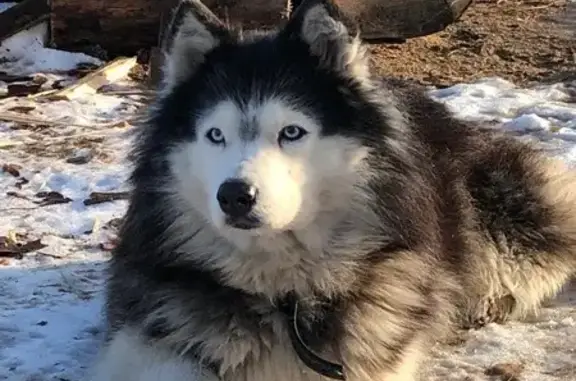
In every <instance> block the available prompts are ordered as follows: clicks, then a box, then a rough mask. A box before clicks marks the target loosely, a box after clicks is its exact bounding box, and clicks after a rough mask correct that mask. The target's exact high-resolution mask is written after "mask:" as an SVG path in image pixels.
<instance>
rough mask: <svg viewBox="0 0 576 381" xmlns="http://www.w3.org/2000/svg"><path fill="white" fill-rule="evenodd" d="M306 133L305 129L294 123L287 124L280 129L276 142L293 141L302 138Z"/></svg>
mask: <svg viewBox="0 0 576 381" xmlns="http://www.w3.org/2000/svg"><path fill="white" fill-rule="evenodd" d="M307 133H308V131H306V130H305V129H303V128H302V127H300V126H296V125H295V124H291V125H289V126H286V127H284V128H283V129H282V130H281V131H280V135H279V136H278V143H282V142H293V141H296V140H299V139H302V138H303V137H304V136H305V135H306V134H307Z"/></svg>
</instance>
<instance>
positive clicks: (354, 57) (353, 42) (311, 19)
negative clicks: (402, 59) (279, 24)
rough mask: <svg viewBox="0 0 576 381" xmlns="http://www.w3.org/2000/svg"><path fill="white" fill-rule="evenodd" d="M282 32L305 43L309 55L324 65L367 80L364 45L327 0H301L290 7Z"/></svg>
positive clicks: (333, 5)
mask: <svg viewBox="0 0 576 381" xmlns="http://www.w3.org/2000/svg"><path fill="white" fill-rule="evenodd" d="M283 33H286V34H287V35H288V36H289V37H291V38H297V39H300V40H301V41H302V42H304V43H305V44H307V45H308V48H309V52H310V54H311V55H313V56H315V57H317V58H318V62H319V65H320V66H321V67H323V68H326V69H331V70H335V71H337V72H340V73H342V74H347V75H348V76H352V77H354V78H355V79H358V80H360V81H366V80H369V77H370V72H369V65H368V58H367V56H366V49H365V48H364V47H363V46H362V44H361V41H360V38H359V33H358V31H357V30H356V31H354V35H352V34H351V33H350V32H349V31H348V28H347V27H346V26H345V25H344V18H343V16H342V15H341V13H340V11H339V9H338V7H337V6H336V5H335V4H334V3H333V1H331V0H304V1H303V2H302V3H301V4H300V5H299V6H298V7H297V8H296V10H295V11H294V13H293V14H292V16H291V17H290V19H289V20H288V22H287V24H286V26H285V27H284V30H283Z"/></svg>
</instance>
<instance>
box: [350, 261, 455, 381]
mask: <svg viewBox="0 0 576 381" xmlns="http://www.w3.org/2000/svg"><path fill="white" fill-rule="evenodd" d="M390 257H391V258H390V259H388V260H387V261H386V262H382V263H378V264H375V265H373V266H372V268H371V271H374V273H373V274H370V275H369V277H370V278H372V279H374V278H376V279H378V281H377V282H371V283H369V284H366V285H363V286H362V287H361V288H360V289H359V291H358V293H357V295H356V296H355V298H354V301H353V305H351V306H348V309H347V312H346V315H345V316H344V327H343V328H344V333H343V341H342V342H341V344H340V353H341V356H342V362H343V364H344V370H345V372H346V376H347V379H348V380H350V381H382V380H386V381H413V380H415V379H416V377H417V374H418V369H419V364H420V360H421V358H422V352H423V351H424V350H425V349H426V348H427V347H429V346H430V345H433V344H434V342H435V341H437V340H441V339H442V338H443V335H444V334H447V333H448V332H449V329H450V328H451V324H450V323H451V317H452V314H453V310H454V307H453V306H452V302H451V301H453V300H454V299H455V298H453V296H454V294H453V292H455V291H453V290H454V282H453V279H452V277H451V276H450V275H448V274H446V273H445V272H444V271H443V270H441V269H440V267H439V266H438V265H437V264H432V263H426V262H425V260H424V259H423V258H425V255H418V254H416V253H410V252H402V253H397V254H394V255H391V256H390Z"/></svg>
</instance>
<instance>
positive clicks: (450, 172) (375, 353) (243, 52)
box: [91, 0, 576, 381]
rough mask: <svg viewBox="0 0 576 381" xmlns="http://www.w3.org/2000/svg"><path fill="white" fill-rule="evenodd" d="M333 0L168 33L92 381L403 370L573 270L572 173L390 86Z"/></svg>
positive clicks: (184, 17) (197, 6)
mask: <svg viewBox="0 0 576 381" xmlns="http://www.w3.org/2000/svg"><path fill="white" fill-rule="evenodd" d="M351 29H352V28H351V27H347V26H346V23H345V22H344V21H343V20H342V18H341V16H340V15H339V13H338V9H337V8H336V7H335V6H334V4H332V2H331V1H328V0H306V1H304V2H303V3H302V4H301V5H300V6H299V7H298V9H297V10H296V11H295V12H294V13H293V14H292V15H291V17H290V18H289V19H288V20H286V22H285V23H284V24H283V25H281V26H279V27H278V28H277V30H274V31H243V30H238V29H234V28H232V27H230V26H228V25H226V24H225V23H223V22H222V21H220V20H219V19H218V17H216V16H215V15H214V14H213V13H212V12H211V11H210V10H209V9H208V8H207V7H205V6H204V5H203V4H202V3H201V2H200V1H199V0H187V1H183V2H182V3H181V4H180V5H179V6H178V8H177V10H176V11H175V14H174V17H173V22H172V25H171V26H170V27H169V29H168V31H167V33H166V35H165V46H166V51H167V53H166V54H167V55H166V62H165V68H164V77H163V82H162V85H161V88H160V89H159V90H158V95H157V97H156V99H155V101H154V104H153V105H152V106H151V108H150V116H149V120H148V122H147V123H146V125H145V126H143V127H142V128H141V131H140V135H139V137H138V139H137V141H136V143H135V148H134V154H133V156H134V166H133V172H132V176H131V181H132V185H133V191H132V194H131V199H130V203H129V207H128V211H127V213H126V216H125V220H124V222H123V226H122V228H121V231H120V236H119V242H118V246H117V248H116V249H115V251H114V253H113V256H112V258H111V260H110V264H109V274H108V275H109V277H108V281H107V292H106V321H107V324H108V327H107V328H108V329H107V337H106V340H105V343H104V344H103V346H102V350H101V354H100V357H99V359H98V361H97V364H96V366H95V369H94V371H93V375H92V378H91V379H92V380H93V381H160V380H170V381H183V380H195V381H205V380H225V381H228V380H229V381H269V380H279V381H321V380H328V379H339V380H349V381H413V380H415V379H417V378H418V374H419V369H420V364H421V363H422V361H423V360H425V358H426V349H427V348H429V347H430V346H432V345H434V344H435V343H437V342H439V341H442V340H443V338H445V337H447V335H450V333H451V332H453V331H454V330H455V329H459V328H479V327H482V326H483V325H485V324H488V323H491V322H496V323H504V322H506V321H507V320H509V319H520V318H523V317H524V316H526V315H527V314H529V313H532V312H534V311H537V309H538V307H539V306H540V305H541V303H542V302H543V301H544V300H546V299H548V298H552V297H554V295H555V294H556V293H557V292H558V291H559V290H560V289H561V287H562V286H563V285H564V284H565V283H566V282H567V281H568V280H569V279H570V277H571V276H572V275H573V274H574V272H575V269H576V175H575V173H574V172H573V171H572V170H571V169H570V168H569V167H567V166H566V165H565V164H564V163H562V162H561V161H559V160H556V159H554V158H552V157H548V156H547V155H546V153H545V152H543V151H542V150H540V149H539V148H538V146H536V145H533V144H532V143H528V142H525V141H520V140H518V139H515V138H513V137H511V136H508V135H506V134H505V133H504V132H500V131H498V130H496V129H494V128H489V127H485V126H482V125H478V124H474V123H468V122H463V121H461V120H457V119H456V118H454V116H453V115H451V113H450V112H449V111H448V110H447V109H446V108H445V106H443V105H441V104H440V103H438V102H435V101H433V100H432V99H430V98H429V97H428V96H427V95H426V94H425V92H424V91H423V89H421V88H420V87H418V86H416V85H413V84H410V83H405V82H401V81H398V80H394V79H382V78H379V77H377V76H376V75H374V74H373V73H372V71H371V68H370V63H369V59H370V57H369V55H368V54H367V49H366V47H365V46H363V44H362V43H361V42H360V41H359V39H358V38H357V37H356V34H354V32H353V31H352V32H351Z"/></svg>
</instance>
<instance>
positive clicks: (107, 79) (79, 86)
mask: <svg viewBox="0 0 576 381" xmlns="http://www.w3.org/2000/svg"><path fill="white" fill-rule="evenodd" d="M134 65H136V57H131V58H125V57H120V58H117V59H115V60H113V61H111V62H109V63H107V64H106V65H104V66H102V67H101V68H100V69H98V70H96V71H94V72H92V73H90V74H88V75H86V76H84V77H82V78H81V79H79V80H78V82H76V83H74V84H72V85H70V86H68V87H66V88H64V89H62V90H59V91H56V92H53V93H51V95H52V96H59V97H65V98H67V99H74V98H76V97H80V96H84V95H86V94H96V93H97V91H98V89H99V88H101V87H102V86H104V85H107V84H110V83H112V82H116V81H118V80H120V79H122V78H127V76H128V74H129V73H130V70H131V69H132V68H133V67H134Z"/></svg>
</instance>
